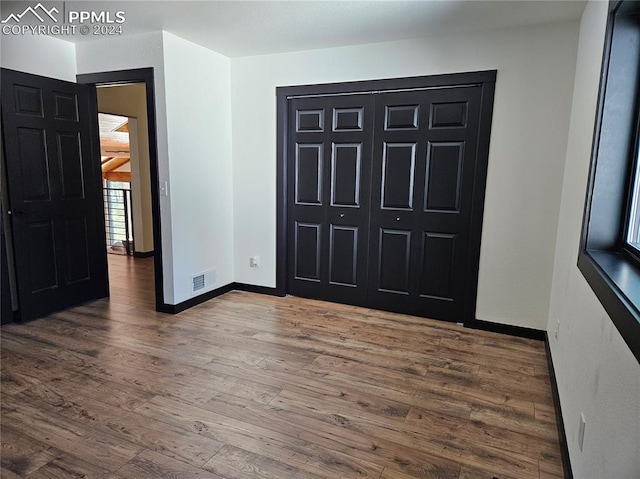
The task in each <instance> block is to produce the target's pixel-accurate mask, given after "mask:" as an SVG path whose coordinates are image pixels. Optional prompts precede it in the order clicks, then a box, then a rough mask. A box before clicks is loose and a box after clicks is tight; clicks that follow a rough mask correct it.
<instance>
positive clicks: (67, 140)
mask: <svg viewBox="0 0 640 479" xmlns="http://www.w3.org/2000/svg"><path fill="white" fill-rule="evenodd" d="M56 137H57V138H56V140H57V141H56V143H57V147H58V162H59V170H60V177H61V183H62V198H64V199H83V198H84V191H85V174H84V171H83V167H82V142H81V140H80V133H78V132H64V131H63V132H57V135H56Z"/></svg>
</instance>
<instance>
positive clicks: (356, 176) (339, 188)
mask: <svg viewBox="0 0 640 479" xmlns="http://www.w3.org/2000/svg"><path fill="white" fill-rule="evenodd" d="M361 174H362V144H361V143H342V144H340V143H338V144H336V143H334V144H333V151H332V154H331V206H339V207H345V208H359V207H360V178H361Z"/></svg>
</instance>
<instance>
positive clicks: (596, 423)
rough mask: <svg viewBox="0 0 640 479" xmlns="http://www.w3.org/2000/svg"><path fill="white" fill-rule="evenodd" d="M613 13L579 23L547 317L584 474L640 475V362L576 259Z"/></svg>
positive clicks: (594, 10) (596, 6)
mask: <svg viewBox="0 0 640 479" xmlns="http://www.w3.org/2000/svg"><path fill="white" fill-rule="evenodd" d="M606 16H607V2H590V3H589V4H588V5H587V7H586V9H585V12H584V15H583V17H582V22H581V26H580V43H579V49H578V61H577V65H576V74H575V86H574V91H573V108H572V112H571V124H570V129H569V137H568V146H567V156H566V166H565V172H564V179H563V189H562V203H561V208H560V220H559V226H558V234H557V245H556V257H555V268H554V271H553V287H552V292H551V306H550V314H549V324H548V331H549V338H550V347H551V353H552V358H553V364H554V367H555V372H556V378H557V381H558V389H559V393H560V400H561V405H562V413H563V419H564V423H565V428H566V434H567V440H568V443H569V453H570V457H571V464H572V467H573V472H574V477H576V478H577V479H582V478H593V479H599V478H608V479H626V478H637V477H640V365H639V364H638V362H637V361H636V359H635V357H634V356H633V354H632V353H631V351H630V350H629V348H628V347H627V345H626V344H625V342H624V340H623V339H622V337H621V336H620V334H619V333H618V331H617V329H616V328H615V326H614V324H613V323H612V321H611V319H610V318H609V316H608V315H607V313H606V312H605V310H604V309H603V307H602V305H601V304H600V303H599V301H598V299H597V298H596V296H595V295H594V294H593V292H592V290H591V289H590V287H589V286H588V284H587V282H586V281H585V279H584V277H583V276H582V274H581V273H580V271H579V270H578V268H577V266H576V262H577V257H578V245H579V241H580V231H581V226H582V213H583V208H584V201H585V191H586V188H587V177H588V172H589V162H590V154H591V141H592V137H593V127H594V118H595V111H596V102H597V95H598V82H599V75H600V68H601V61H602V49H603V43H604V33H605V24H606ZM558 320H559V321H560V329H559V334H558V339H557V340H556V339H555V330H556V325H557V321H558ZM580 413H583V414H584V416H585V419H586V428H585V436H584V448H583V451H580V449H579V447H578V442H577V435H578V425H579V418H580Z"/></svg>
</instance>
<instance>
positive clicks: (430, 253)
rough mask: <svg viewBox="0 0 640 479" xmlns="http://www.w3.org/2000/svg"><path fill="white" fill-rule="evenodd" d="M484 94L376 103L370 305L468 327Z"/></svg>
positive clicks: (385, 98)
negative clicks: (467, 298)
mask: <svg viewBox="0 0 640 479" xmlns="http://www.w3.org/2000/svg"><path fill="white" fill-rule="evenodd" d="M480 95H481V87H479V86H470V87H456V88H441V89H430V90H422V91H412V92H394V93H382V94H380V95H376V119H375V127H374V156H373V158H374V159H373V170H372V190H371V215H370V217H371V223H370V233H369V234H370V243H369V251H370V254H369V261H368V263H369V269H370V274H369V284H368V301H367V304H368V305H369V306H371V307H374V308H380V309H390V310H394V311H401V312H406V313H410V314H417V315H420V316H428V317H433V318H438V319H446V320H451V321H457V320H461V318H462V310H463V301H464V292H465V284H466V278H465V274H466V271H467V263H468V249H469V227H470V220H471V206H472V196H473V195H472V194H473V184H474V175H475V162H476V155H477V149H478V148H477V145H478V128H479V124H478V122H479V116H480Z"/></svg>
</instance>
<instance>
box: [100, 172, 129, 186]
mask: <svg viewBox="0 0 640 479" xmlns="http://www.w3.org/2000/svg"><path fill="white" fill-rule="evenodd" d="M102 177H103V178H104V179H105V180H108V181H124V182H126V183H131V172H130V171H107V172H106V173H102Z"/></svg>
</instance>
